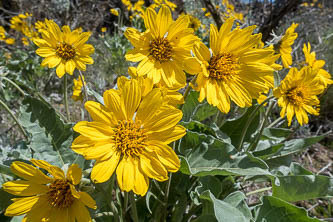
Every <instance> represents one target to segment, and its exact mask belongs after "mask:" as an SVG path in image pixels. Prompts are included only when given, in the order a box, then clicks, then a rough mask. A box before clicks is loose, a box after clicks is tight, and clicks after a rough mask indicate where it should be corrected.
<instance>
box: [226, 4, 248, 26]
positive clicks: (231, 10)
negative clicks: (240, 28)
mask: <svg viewBox="0 0 333 222" xmlns="http://www.w3.org/2000/svg"><path fill="white" fill-rule="evenodd" d="M222 4H223V5H224V7H225V8H226V11H225V13H224V14H223V16H224V18H225V19H226V18H234V19H237V20H240V21H241V22H244V15H243V14H242V13H237V12H235V7H234V5H232V4H230V3H229V1H228V0H223V1H222Z"/></svg>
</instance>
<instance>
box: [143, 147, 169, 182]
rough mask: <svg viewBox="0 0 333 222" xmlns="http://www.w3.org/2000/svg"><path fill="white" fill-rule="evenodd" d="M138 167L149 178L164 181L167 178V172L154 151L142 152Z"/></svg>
mask: <svg viewBox="0 0 333 222" xmlns="http://www.w3.org/2000/svg"><path fill="white" fill-rule="evenodd" d="M140 167H141V169H142V171H143V172H144V173H145V174H146V175H147V176H149V177H150V178H153V179H155V180H158V181H165V180H167V179H168V172H167V170H166V169H165V167H164V166H163V165H162V164H161V162H160V161H159V159H158V158H157V155H156V154H155V153H146V152H144V153H143V154H141V156H140Z"/></svg>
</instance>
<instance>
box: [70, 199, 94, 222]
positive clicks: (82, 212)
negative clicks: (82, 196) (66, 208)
mask: <svg viewBox="0 0 333 222" xmlns="http://www.w3.org/2000/svg"><path fill="white" fill-rule="evenodd" d="M71 212H73V213H74V215H75V218H76V221H78V222H91V221H92V220H91V217H90V214H89V211H88V209H87V208H86V207H85V206H84V204H83V203H82V202H81V201H75V202H74V203H73V206H72V209H71Z"/></svg>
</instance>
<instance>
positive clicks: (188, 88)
mask: <svg viewBox="0 0 333 222" xmlns="http://www.w3.org/2000/svg"><path fill="white" fill-rule="evenodd" d="M197 77H198V75H195V76H194V77H193V79H192V80H191V82H189V84H187V88H186V89H185V92H184V95H183V98H184V103H185V100H186V97H187V96H188V94H189V93H190V91H191V86H190V84H194V83H195V81H196V80H197ZM184 103H183V104H180V106H179V109H180V110H181V109H182V108H183V105H184Z"/></svg>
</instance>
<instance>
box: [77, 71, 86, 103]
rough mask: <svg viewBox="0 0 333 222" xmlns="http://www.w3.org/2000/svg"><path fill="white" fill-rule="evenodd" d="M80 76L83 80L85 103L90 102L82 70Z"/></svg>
mask: <svg viewBox="0 0 333 222" xmlns="http://www.w3.org/2000/svg"><path fill="white" fill-rule="evenodd" d="M79 75H80V78H81V81H82V85H83V94H84V100H85V102H87V101H88V89H87V85H86V83H85V82H84V80H83V75H82V72H81V70H79Z"/></svg>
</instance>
